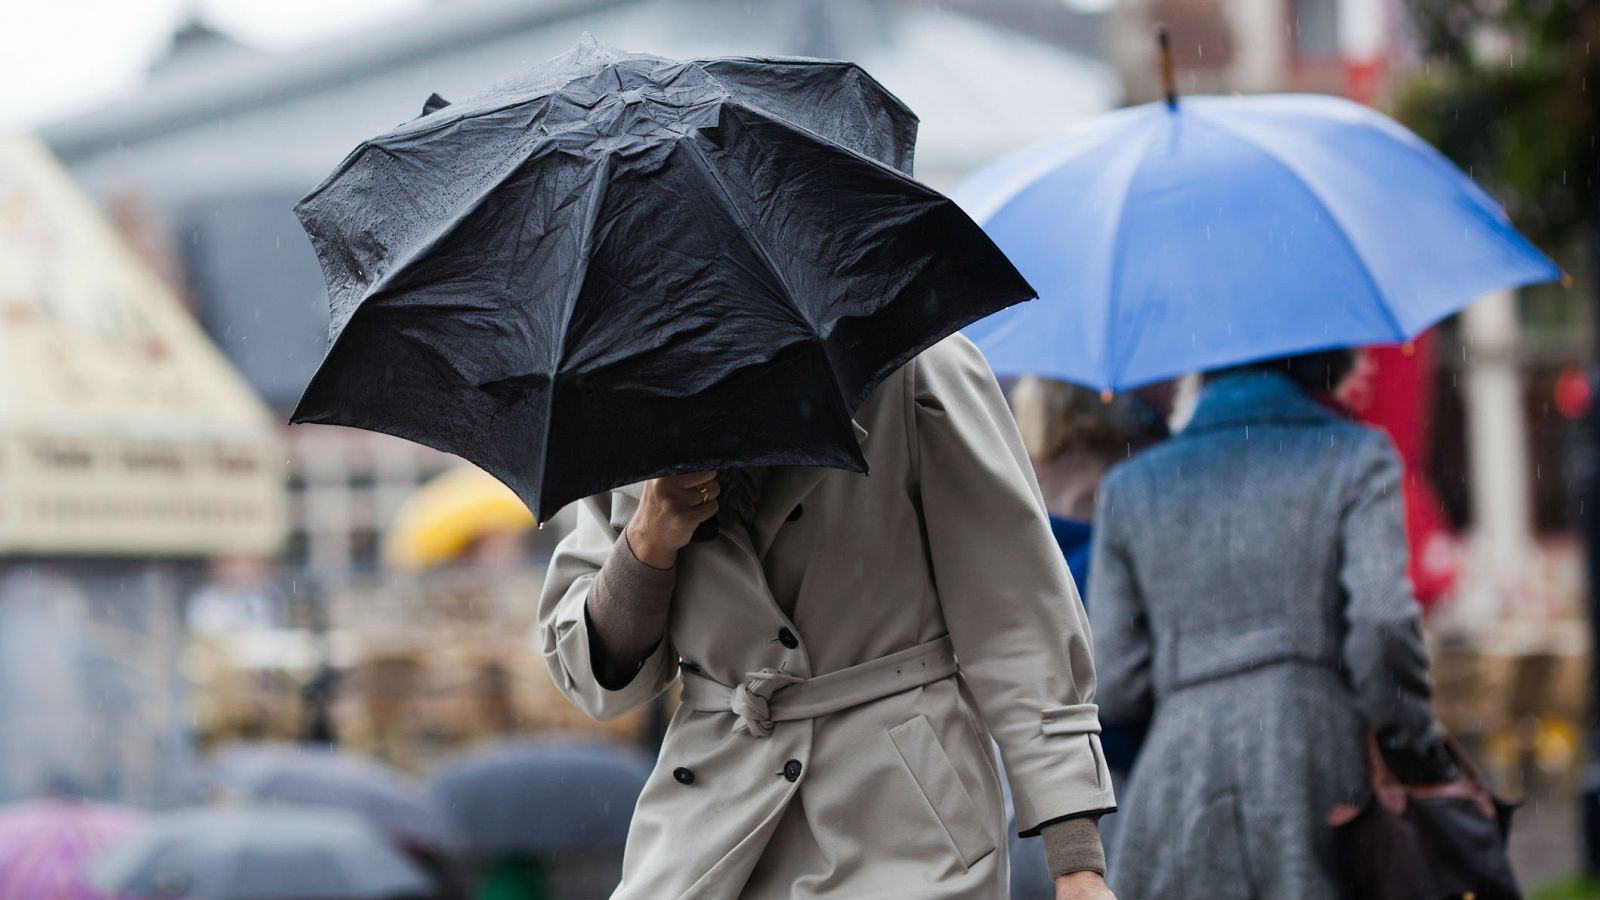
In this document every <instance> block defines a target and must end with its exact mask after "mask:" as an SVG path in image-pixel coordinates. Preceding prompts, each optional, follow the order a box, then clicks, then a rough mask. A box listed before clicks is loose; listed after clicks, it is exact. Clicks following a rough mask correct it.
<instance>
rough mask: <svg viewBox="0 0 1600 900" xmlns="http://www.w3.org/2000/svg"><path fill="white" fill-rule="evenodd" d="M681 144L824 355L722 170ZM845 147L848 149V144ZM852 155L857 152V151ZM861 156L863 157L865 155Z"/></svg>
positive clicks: (839, 388) (839, 391)
mask: <svg viewBox="0 0 1600 900" xmlns="http://www.w3.org/2000/svg"><path fill="white" fill-rule="evenodd" d="M799 130H800V131H801V132H803V133H805V134H810V133H811V132H808V131H805V130H804V129H799ZM680 146H686V147H688V148H689V155H690V158H691V159H693V160H694V162H695V164H696V165H697V166H699V167H700V170H701V171H702V172H704V173H705V175H706V177H707V178H710V179H711V181H712V183H714V184H715V185H716V186H717V189H716V190H715V191H713V192H712V193H713V194H714V195H715V197H716V199H717V202H718V203H719V204H720V205H721V206H722V207H723V208H724V209H726V210H727V211H728V213H729V214H730V215H732V216H733V217H734V219H735V220H737V221H738V223H739V234H740V236H741V237H742V238H743V239H744V242H745V244H746V245H748V246H749V247H750V249H751V250H753V251H755V254H756V256H757V257H758V258H759V259H760V260H761V262H762V264H763V265H765V266H766V268H767V271H768V272H769V273H771V275H772V277H773V278H775V279H776V280H777V282H778V287H780V288H782V289H783V297H784V299H785V300H786V301H788V306H789V308H790V309H791V310H793V312H794V314H795V317H796V318H797V319H799V320H800V323H801V324H803V325H804V326H805V327H806V330H807V331H809V332H810V333H811V337H812V340H814V341H816V343H817V346H818V347H820V348H822V355H823V356H824V357H826V356H827V355H828V348H827V341H826V340H824V339H823V337H822V334H821V333H820V332H818V331H817V326H816V323H814V322H812V321H811V320H810V319H809V318H807V317H806V314H805V312H804V311H803V310H801V308H800V304H799V302H798V301H797V300H796V299H795V293H794V288H792V287H790V286H789V282H788V280H787V279H785V278H784V277H783V272H782V271H781V270H780V269H779V268H778V264H777V263H776V262H775V261H774V260H773V259H772V255H771V254H770V253H768V252H767V248H766V247H765V246H764V245H763V244H762V243H761V241H760V240H758V239H757V238H756V236H755V230H754V229H753V228H751V227H750V221H749V220H748V219H746V218H745V216H744V213H743V212H742V211H740V209H739V206H738V204H736V203H734V202H733V200H732V196H731V192H730V191H729V190H728V185H727V183H726V182H724V181H723V180H722V174H721V173H720V172H718V171H717V170H716V167H715V166H713V165H711V161H710V160H708V159H706V157H705V151H704V150H702V149H701V148H700V145H699V144H698V143H696V142H695V141H693V140H687V141H683V142H682V143H681V144H680ZM844 149H845V150H849V148H844ZM851 152H853V151H851ZM855 155H856V156H860V154H855ZM861 158H863V159H866V157H861ZM873 162H874V164H875V165H881V164H878V163H877V162H876V161H873ZM884 168H886V169H889V171H894V169H893V168H892V167H888V166H884ZM896 174H899V173H896ZM825 368H826V369H827V372H828V380H829V381H831V382H833V392H834V395H835V396H837V397H838V398H839V403H840V404H841V406H842V405H844V404H845V403H846V400H845V394H844V386H843V385H841V384H840V383H839V375H838V373H837V372H835V371H834V368H833V361H832V360H831V359H830V360H829V361H828V365H827V366H826V367H825ZM844 412H845V415H846V417H850V416H852V415H853V412H854V411H853V410H849V409H846V410H845V411H844Z"/></svg>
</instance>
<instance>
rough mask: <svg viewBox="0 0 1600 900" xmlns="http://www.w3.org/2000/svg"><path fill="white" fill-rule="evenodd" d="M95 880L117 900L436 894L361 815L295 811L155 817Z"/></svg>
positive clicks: (325, 899)
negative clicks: (125, 897) (122, 897)
mask: <svg viewBox="0 0 1600 900" xmlns="http://www.w3.org/2000/svg"><path fill="white" fill-rule="evenodd" d="M90 876H91V879H92V880H93V882H94V883H95V885H96V886H97V887H99V888H101V889H102V890H105V891H107V892H109V893H114V894H132V895H135V896H140V897H153V898H155V897H204V898H206V900H380V898H405V897H421V896H426V895H427V894H428V893H429V892H430V891H431V890H432V887H433V885H432V882H430V881H429V880H428V877H427V876H426V875H424V874H423V872H422V870H421V869H419V868H417V866H416V864H414V863H412V862H411V860H409V859H407V858H406V857H405V855H404V854H402V853H401V852H400V851H399V850H396V849H395V848H393V847H391V846H389V844H388V842H386V841H385V840H384V839H383V835H382V834H380V833H379V832H378V830H377V829H376V828H374V827H373V826H372V825H371V824H370V823H368V822H367V821H366V820H364V819H362V818H361V817H360V816H357V815H356V814H355V813H350V812H344V811H342V810H334V809H291V808H288V807H279V808H223V809H195V810H184V811H181V812H175V813H169V814H167V815H164V816H160V817H157V818H155V819H153V820H151V822H150V823H149V824H148V825H147V826H145V827H143V828H141V829H140V830H139V832H138V833H137V834H135V835H134V836H132V837H130V838H129V839H128V840H126V841H124V842H122V843H120V844H118V845H117V846H115V847H113V848H111V849H110V850H108V851H107V852H106V853H105V855H103V856H101V857H100V858H99V859H97V860H95V862H94V864H93V866H92V867H91V870H90Z"/></svg>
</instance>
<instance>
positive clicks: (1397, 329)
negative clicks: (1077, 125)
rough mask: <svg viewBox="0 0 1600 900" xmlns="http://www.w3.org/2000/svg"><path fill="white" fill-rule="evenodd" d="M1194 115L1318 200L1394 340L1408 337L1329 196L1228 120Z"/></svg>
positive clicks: (1300, 172)
mask: <svg viewBox="0 0 1600 900" xmlns="http://www.w3.org/2000/svg"><path fill="white" fill-rule="evenodd" d="M1195 118H1196V119H1197V120H1198V121H1203V122H1205V123H1206V124H1208V125H1211V126H1212V127H1214V128H1216V129H1217V130H1219V131H1223V132H1226V133H1227V134H1229V135H1230V136H1232V137H1233V138H1234V140H1237V141H1239V142H1241V143H1244V144H1248V145H1249V146H1250V147H1252V148H1254V149H1255V150H1256V151H1257V152H1258V153H1260V154H1261V155H1262V156H1264V157H1266V158H1267V159H1268V160H1270V161H1271V162H1272V163H1273V165H1276V166H1277V167H1278V168H1280V169H1283V170H1284V171H1285V172H1288V173H1289V175H1290V176H1291V177H1292V178H1293V179H1294V181H1295V183H1296V184H1298V185H1300V186H1301V187H1303V188H1305V190H1306V193H1308V194H1310V195H1311V199H1313V200H1315V201H1317V205H1318V206H1320V207H1321V208H1322V211H1323V212H1324V213H1326V214H1327V216H1328V221H1329V222H1331V223H1332V224H1333V231H1334V233H1335V234H1337V235H1338V236H1339V239H1340V240H1341V241H1343V242H1344V245H1345V247H1347V248H1348V249H1349V250H1350V254H1351V255H1352V256H1354V257H1355V258H1356V262H1357V263H1358V265H1357V266H1356V268H1358V269H1360V270H1361V277H1362V278H1363V279H1365V280H1366V282H1367V289H1368V290H1370V291H1372V296H1373V299H1375V300H1376V301H1377V304H1378V310H1379V311H1380V312H1382V313H1383V318H1384V320H1385V321H1386V322H1388V323H1389V328H1390V329H1391V330H1392V331H1393V332H1394V339H1395V340H1397V341H1404V340H1406V339H1408V338H1409V337H1410V335H1409V334H1407V332H1406V330H1405V329H1404V328H1402V327H1401V326H1400V320H1399V319H1397V318H1395V314H1394V310H1392V309H1390V308H1389V301H1388V299H1387V298H1386V297H1385V296H1384V293H1383V290H1382V289H1381V288H1379V287H1378V280H1377V279H1376V278H1374V277H1372V267H1371V266H1370V265H1369V264H1368V263H1367V257H1366V255H1365V254H1363V253H1362V252H1361V248H1360V247H1358V246H1356V242H1355V240H1354V239H1353V238H1351V237H1350V231H1349V229H1347V228H1345V226H1344V222H1342V221H1340V219H1339V214H1338V213H1336V212H1334V209H1333V206H1332V205H1331V204H1329V203H1328V199H1327V198H1326V197H1324V196H1323V195H1322V192H1321V191H1319V190H1317V188H1316V186H1315V185H1313V184H1312V183H1311V180H1310V179H1309V178H1307V177H1306V175H1305V173H1304V172H1302V171H1301V170H1300V169H1299V168H1298V167H1296V166H1295V165H1293V164H1291V163H1290V162H1289V161H1288V160H1286V159H1283V158H1282V157H1280V156H1279V155H1278V154H1276V153H1274V152H1272V151H1271V150H1270V149H1268V148H1267V147H1265V146H1263V145H1262V144H1261V142H1260V141H1258V140H1256V139H1254V138H1252V137H1250V136H1249V135H1247V134H1245V133H1243V132H1241V131H1239V130H1238V129H1236V128H1233V127H1230V126H1229V125H1228V123H1227V122H1225V121H1223V120H1221V119H1218V118H1213V117H1210V116H1195Z"/></svg>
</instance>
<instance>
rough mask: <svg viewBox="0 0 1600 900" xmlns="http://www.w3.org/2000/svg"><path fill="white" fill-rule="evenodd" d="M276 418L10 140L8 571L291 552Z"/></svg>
mask: <svg viewBox="0 0 1600 900" xmlns="http://www.w3.org/2000/svg"><path fill="white" fill-rule="evenodd" d="M283 466H284V451H283V448H282V443H281V438H280V434H279V430H278V428H277V426H276V424H275V423H274V421H273V418H272V415H271V413H270V412H269V411H268V409H267V408H266V406H265V405H264V404H262V402H261V401H260V400H259V399H258V398H257V397H256V396H255V395H254V394H253V393H252V391H251V389H250V388H249V387H248V386H247V385H246V384H245V382H244V381H243V379H241V378H240V377H239V376H238V374H237V373H236V372H235V371H234V370H233V369H232V367H231V366H229V364H228V363H227V361H226V360H225V359H224V358H223V356H222V354H221V353H220V352H219V351H218V350H217V348H216V347H215V346H213V345H212V344H211V342H210V341H209V339H208V338H206V337H205V335H204V334H203V333H202V332H201V330H200V328H199V326H198V325H197V324H196V323H195V322H194V320H193V319H192V318H191V317H190V315H189V313H188V312H187V311H185V310H184V308H183V307H182V305H181V304H180V302H179V300H178V298H177V297H175V296H173V294H172V292H171V290H170V289H168V288H167V287H166V286H165V285H163V284H162V283H161V282H160V281H159V280H158V279H157V278H156V277H155V276H154V275H153V274H151V273H150V272H149V271H148V270H147V269H146V268H145V267H144V265H143V264H142V263H141V262H140V261H139V260H138V259H137V258H135V257H134V255H133V254H132V253H131V252H129V250H128V249H127V248H126V247H125V246H124V244H123V243H122V241H121V239H120V238H119V237H118V236H117V235H116V233H115V232H114V231H113V230H112V228H111V227H110V225H109V224H108V223H107V222H106V221H105V219H104V218H103V217H102V215H101V214H100V212H99V210H98V209H97V208H96V207H95V206H94V204H93V203H91V202H90V201H89V200H88V198H86V197H85V196H83V194H81V193H80V192H79V190H78V188H77V187H76V185H75V184H74V183H73V181H72V180H71V179H70V177H69V176H68V175H67V173H66V172H65V171H64V170H63V169H62V168H61V167H60V166H59V165H58V164H57V163H56V161H55V160H54V159H53V158H52V157H51V156H50V154H49V151H47V150H46V149H45V148H44V147H43V146H42V145H41V144H40V143H39V142H37V141H36V140H34V139H32V138H26V137H5V136H0V555H156V556H202V555H214V554H233V553H272V552H275V551H276V550H277V549H278V548H279V546H280V545H281V543H282V540H283V536H284V529H285V521H286V518H285V503H286V496H285V492H284V485H283Z"/></svg>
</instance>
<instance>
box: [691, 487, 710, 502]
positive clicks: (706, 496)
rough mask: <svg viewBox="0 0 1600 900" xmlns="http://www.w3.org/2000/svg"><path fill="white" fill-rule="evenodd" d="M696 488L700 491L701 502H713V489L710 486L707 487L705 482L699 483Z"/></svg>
mask: <svg viewBox="0 0 1600 900" xmlns="http://www.w3.org/2000/svg"><path fill="white" fill-rule="evenodd" d="M694 489H695V490H697V491H699V492H700V502H701V503H709V502H711V490H710V488H707V487H706V486H705V485H703V484H697V485H695V486H694Z"/></svg>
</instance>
